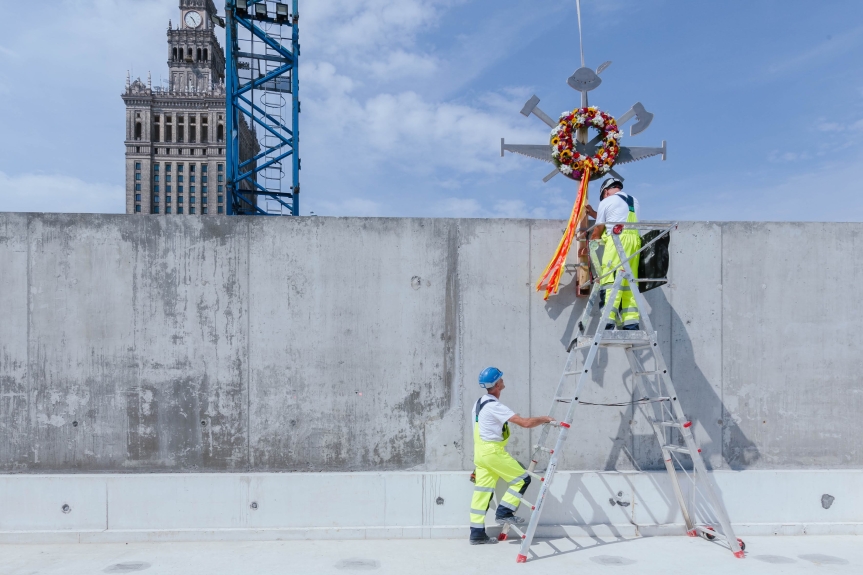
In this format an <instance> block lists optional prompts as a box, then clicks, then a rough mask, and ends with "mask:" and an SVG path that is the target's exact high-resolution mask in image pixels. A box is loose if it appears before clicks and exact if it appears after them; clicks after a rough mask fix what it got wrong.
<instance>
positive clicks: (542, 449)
mask: <svg viewBox="0 0 863 575" xmlns="http://www.w3.org/2000/svg"><path fill="white" fill-rule="evenodd" d="M533 448H534V449H539V450H540V451H545V452H546V453H548V454H551V453H554V449H549V448H548V447H543V446H542V445H534V446H533Z"/></svg>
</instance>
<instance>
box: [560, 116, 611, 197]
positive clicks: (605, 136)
mask: <svg viewBox="0 0 863 575" xmlns="http://www.w3.org/2000/svg"><path fill="white" fill-rule="evenodd" d="M585 126H593V127H594V128H596V129H598V130H599V131H600V133H601V134H602V143H601V144H600V145H599V147H597V149H596V153H595V154H594V155H592V156H586V155H583V154H580V153H579V152H578V151H577V150H576V149H575V143H574V141H573V137H574V135H575V134H576V132H577V131H578V129H579V128H584V127H585ZM621 136H622V134H621V133H620V128H619V127H618V126H617V121H616V120H615V119H614V118H613V117H611V116H610V115H608V114H606V113H605V112H603V111H602V110H600V109H599V108H596V107H595V106H590V107H588V108H576V109H575V110H573V111H571V112H564V113H563V114H561V115H560V120H559V121H558V124H557V126H555V127H554V129H553V130H552V131H551V156H552V158H553V160H554V165H555V166H557V168H558V169H559V170H560V171H561V173H562V174H563V175H565V176H567V177H569V178H572V179H573V180H579V181H580V180H581V179H582V176H583V175H584V168H590V175H591V179H593V178H594V177H597V178H598V177H600V176H602V175H603V174H605V173H606V172H608V170H610V169H611V166H613V165H614V160H615V159H616V158H617V155H618V154H619V153H620V144H619V143H618V140H620V138H621Z"/></svg>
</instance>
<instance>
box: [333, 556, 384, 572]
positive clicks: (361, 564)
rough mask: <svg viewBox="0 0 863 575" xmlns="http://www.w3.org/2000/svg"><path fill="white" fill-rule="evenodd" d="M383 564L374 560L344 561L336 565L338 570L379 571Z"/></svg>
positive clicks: (353, 559)
mask: <svg viewBox="0 0 863 575" xmlns="http://www.w3.org/2000/svg"><path fill="white" fill-rule="evenodd" d="M380 566H381V564H380V563H379V562H377V561H375V560H374V559H356V558H353V557H352V558H350V559H342V560H341V561H339V562H338V563H336V569H346V570H351V571H372V570H373V569H377V568H379V567H380Z"/></svg>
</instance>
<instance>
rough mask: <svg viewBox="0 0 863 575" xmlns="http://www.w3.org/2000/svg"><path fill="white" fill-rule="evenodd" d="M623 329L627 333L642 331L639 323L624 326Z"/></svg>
mask: <svg viewBox="0 0 863 575" xmlns="http://www.w3.org/2000/svg"><path fill="white" fill-rule="evenodd" d="M623 329H624V330H625V331H638V330H640V329H641V326H639V325H638V324H637V323H634V324H632V325H625V326H623Z"/></svg>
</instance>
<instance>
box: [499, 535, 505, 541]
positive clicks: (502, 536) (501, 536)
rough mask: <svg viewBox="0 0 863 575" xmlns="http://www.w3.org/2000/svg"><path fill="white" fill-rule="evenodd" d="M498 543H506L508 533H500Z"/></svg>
mask: <svg viewBox="0 0 863 575" xmlns="http://www.w3.org/2000/svg"><path fill="white" fill-rule="evenodd" d="M497 540H498V541H506V533H500V534H498V536H497Z"/></svg>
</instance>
